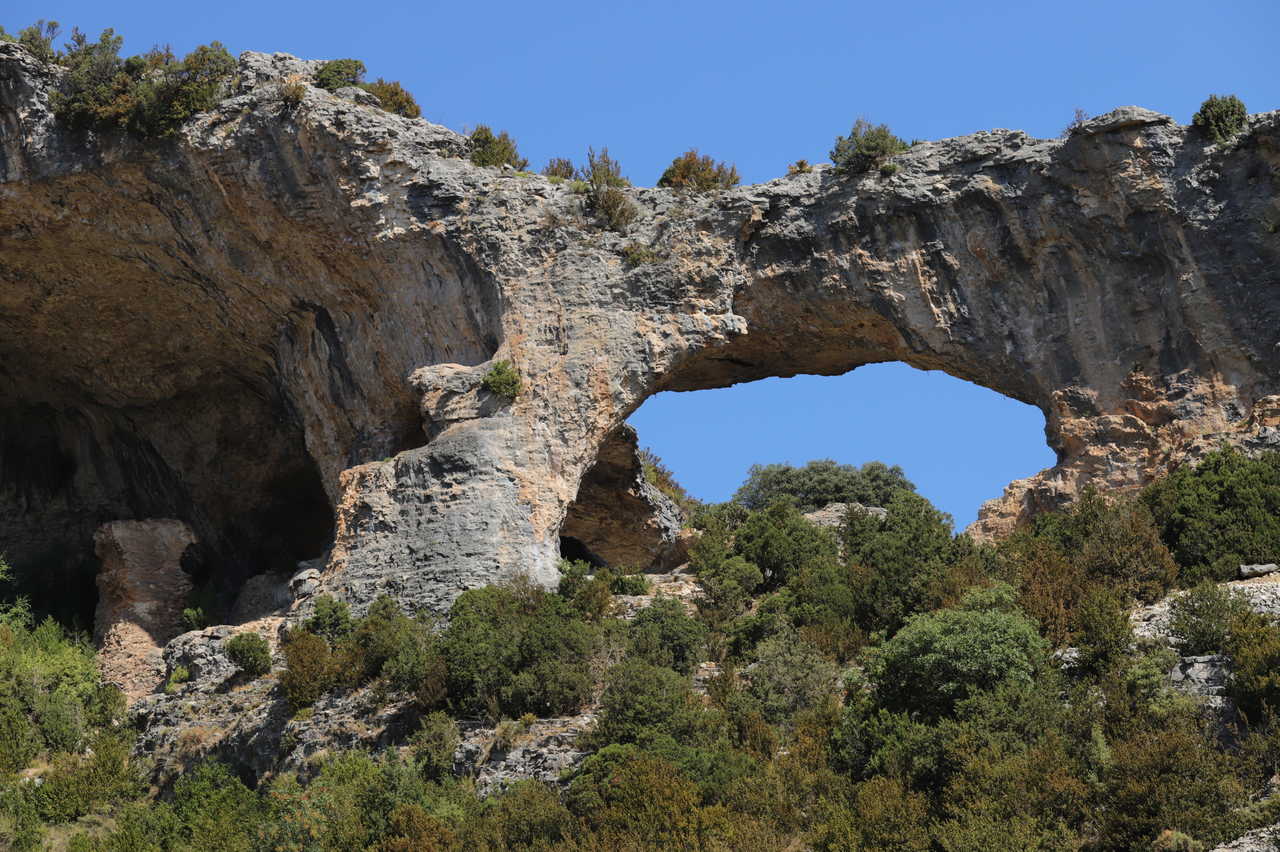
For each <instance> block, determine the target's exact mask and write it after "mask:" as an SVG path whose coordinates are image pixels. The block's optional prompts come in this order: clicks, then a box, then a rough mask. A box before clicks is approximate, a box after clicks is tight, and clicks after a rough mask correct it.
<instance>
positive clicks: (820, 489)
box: [733, 459, 916, 512]
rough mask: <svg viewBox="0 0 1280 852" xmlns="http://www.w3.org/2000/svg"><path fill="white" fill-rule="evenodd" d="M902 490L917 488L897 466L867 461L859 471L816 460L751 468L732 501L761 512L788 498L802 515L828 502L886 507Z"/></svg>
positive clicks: (846, 465)
mask: <svg viewBox="0 0 1280 852" xmlns="http://www.w3.org/2000/svg"><path fill="white" fill-rule="evenodd" d="M904 490H905V491H915V490H916V487H915V485H913V484H912V483H911V481H910V480H908V479H907V477H906V475H905V474H904V473H903V472H902V468H900V467H898V466H897V465H894V466H893V467H889V466H888V465H886V464H884V463H882V462H868V463H866V464H864V465H863V466H862V467H861V468H858V467H856V466H855V465H851V464H837V463H836V462H834V461H832V460H831V459H816V460H814V461H811V462H809V463H808V464H806V465H805V466H804V467H792V466H791V465H789V464H769V465H758V464H756V465H752V466H751V469H750V470H749V471H748V472H747V479H746V481H745V482H743V483H742V485H741V487H739V488H738V490H737V491H736V492H734V495H733V499H734V501H735V502H737V503H740V504H742V505H743V506H745V507H747V508H748V509H763V508H765V507H767V506H769V505H771V504H773V503H775V502H777V501H778V500H779V499H780V498H783V497H789V498H791V499H792V500H794V501H795V504H796V507H797V508H798V509H799V510H800V511H801V512H812V511H814V510H815V509H821V508H823V507H824V506H826V505H827V504H828V503H861V504H862V505H864V506H885V505H888V502H889V500H891V499H892V498H893V496H894V495H895V494H897V493H898V492H899V491H904Z"/></svg>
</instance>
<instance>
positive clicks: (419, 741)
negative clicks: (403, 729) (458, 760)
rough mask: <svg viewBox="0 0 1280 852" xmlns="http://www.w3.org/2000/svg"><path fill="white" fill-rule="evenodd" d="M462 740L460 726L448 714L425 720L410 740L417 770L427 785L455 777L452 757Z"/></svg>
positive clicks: (440, 713)
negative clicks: (430, 782)
mask: <svg viewBox="0 0 1280 852" xmlns="http://www.w3.org/2000/svg"><path fill="white" fill-rule="evenodd" d="M461 740H462V737H461V735H460V734H459V733H458V723H457V722H455V721H453V719H450V718H449V715H448V714H447V713H442V712H439V711H437V712H434V713H428V714H427V715H426V716H423V717H422V721H421V723H419V725H418V730H417V732H416V733H414V735H413V736H412V737H411V738H410V739H409V748H410V751H411V752H412V754H413V762H414V766H416V767H417V769H418V772H419V773H420V774H421V775H422V777H423V778H425V779H427V780H428V781H441V780H443V779H445V778H448V777H450V776H451V775H452V774H453V753H454V751H456V750H457V748H458V743H459V742H461Z"/></svg>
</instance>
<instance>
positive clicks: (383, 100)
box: [360, 77, 422, 118]
mask: <svg viewBox="0 0 1280 852" xmlns="http://www.w3.org/2000/svg"><path fill="white" fill-rule="evenodd" d="M360 88H362V89H364V90H365V91H366V92H369V93H370V94H372V95H374V96H375V97H377V99H378V102H379V103H380V104H381V105H382V108H383V109H384V110H386V111H387V112H389V113H392V114H393V115H398V116H401V117H403V118H421V117H422V108H421V107H419V106H418V102H417V101H416V100H414V98H413V95H412V94H410V93H409V90H408V89H406V88H405V87H404V86H402V85H400V81H399V80H384V79H382V78H381V77H379V78H378V79H376V80H374V81H373V82H372V83H361V84H360Z"/></svg>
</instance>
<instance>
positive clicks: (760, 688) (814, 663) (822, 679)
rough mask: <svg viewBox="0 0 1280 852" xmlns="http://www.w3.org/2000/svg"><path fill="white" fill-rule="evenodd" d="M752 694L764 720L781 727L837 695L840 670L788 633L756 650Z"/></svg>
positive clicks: (752, 669)
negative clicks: (796, 715) (801, 712)
mask: <svg viewBox="0 0 1280 852" xmlns="http://www.w3.org/2000/svg"><path fill="white" fill-rule="evenodd" d="M755 656H756V660H755V664H754V665H753V666H752V667H751V672H750V686H749V687H748V692H749V693H750V695H751V696H752V697H753V698H755V699H756V701H758V702H759V705H760V710H761V712H762V713H763V714H764V718H765V719H766V720H768V721H769V722H772V723H774V724H777V723H779V722H785V721H788V720H790V719H791V717H793V716H794V715H795V714H796V713H797V712H798V711H800V710H802V709H804V708H806V707H817V706H819V705H821V704H822V703H823V702H824V701H826V700H828V699H830V698H831V697H832V695H834V693H835V685H836V667H835V666H834V665H833V664H832V663H830V662H829V661H828V660H827V659H826V658H824V657H823V656H822V654H821V653H820V652H819V651H818V649H817V648H815V647H814V646H813V645H811V644H810V643H808V642H805V641H804V640H803V639H801V638H800V637H799V636H797V635H796V634H795V633H794V632H791V631H784V632H783V633H780V634H778V635H777V636H772V637H770V638H768V639H765V640H764V641H763V642H761V643H760V644H759V645H758V646H757V647H756V652H755Z"/></svg>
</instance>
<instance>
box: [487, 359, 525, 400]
mask: <svg viewBox="0 0 1280 852" xmlns="http://www.w3.org/2000/svg"><path fill="white" fill-rule="evenodd" d="M483 384H484V386H485V388H486V389H487V390H488V391H489V392H490V393H495V394H497V395H498V396H501V397H506V398H507V399H508V400H512V399H515V398H516V397H517V396H519V395H520V390H521V388H522V386H523V383H522V382H521V380H520V374H519V373H517V372H516V369H515V367H513V366H511V362H510V361H506V360H503V361H494V362H493V366H491V367H490V368H489V372H487V373H485V374H484V380H483Z"/></svg>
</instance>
